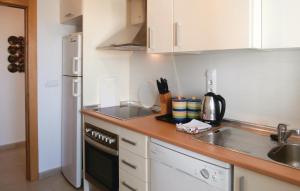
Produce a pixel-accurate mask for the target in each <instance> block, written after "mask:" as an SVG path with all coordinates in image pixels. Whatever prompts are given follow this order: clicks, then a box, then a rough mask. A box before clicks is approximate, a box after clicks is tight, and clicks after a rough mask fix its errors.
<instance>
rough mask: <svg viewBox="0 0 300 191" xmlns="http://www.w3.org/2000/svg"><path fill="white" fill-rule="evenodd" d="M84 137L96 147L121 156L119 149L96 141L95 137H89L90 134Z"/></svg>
mask: <svg viewBox="0 0 300 191" xmlns="http://www.w3.org/2000/svg"><path fill="white" fill-rule="evenodd" d="M84 139H85V141H86V142H88V143H89V144H91V145H93V146H94V147H96V148H97V149H99V150H101V151H103V152H105V153H107V154H110V155H114V156H119V152H118V151H117V150H114V149H111V148H109V147H107V146H104V145H102V144H100V143H97V142H96V141H94V140H93V139H91V138H89V137H88V136H86V135H85V136H84Z"/></svg>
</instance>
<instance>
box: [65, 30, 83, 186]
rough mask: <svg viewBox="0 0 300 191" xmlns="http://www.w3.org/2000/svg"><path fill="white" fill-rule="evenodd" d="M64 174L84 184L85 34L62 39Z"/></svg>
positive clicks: (74, 181)
mask: <svg viewBox="0 0 300 191" xmlns="http://www.w3.org/2000/svg"><path fill="white" fill-rule="evenodd" d="M62 71H63V73H62V153H61V156H62V159H61V162H62V173H63V175H64V177H65V178H66V179H67V180H68V181H69V182H70V183H71V184H72V185H73V186H74V187H76V188H79V187H81V183H82V134H81V129H82V128H81V127H82V121H81V113H80V109H81V108H82V88H81V85H82V34H81V33H74V34H70V35H68V36H66V37H64V38H63V68H62Z"/></svg>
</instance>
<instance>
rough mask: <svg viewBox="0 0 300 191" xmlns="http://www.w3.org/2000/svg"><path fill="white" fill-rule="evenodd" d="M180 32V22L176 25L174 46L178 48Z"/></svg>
mask: <svg viewBox="0 0 300 191" xmlns="http://www.w3.org/2000/svg"><path fill="white" fill-rule="evenodd" d="M179 30H180V24H179V23H178V22H176V23H174V46H175V47H178V46H180V45H179Z"/></svg>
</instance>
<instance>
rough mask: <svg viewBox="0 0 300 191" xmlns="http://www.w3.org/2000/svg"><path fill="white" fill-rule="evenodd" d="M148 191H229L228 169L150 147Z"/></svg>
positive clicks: (169, 150) (156, 147) (158, 147)
mask: <svg viewBox="0 0 300 191" xmlns="http://www.w3.org/2000/svg"><path fill="white" fill-rule="evenodd" d="M150 158H151V160H150V174H151V175H150V177H151V179H150V180H151V181H150V182H151V183H150V186H151V191H164V190H166V191H167V190H172V191H183V190H187V191H231V181H230V177H231V176H230V174H231V171H230V169H224V168H221V167H219V166H216V165H213V164H211V163H209V162H210V161H202V160H200V159H197V158H194V157H191V156H188V155H186V154H183V153H180V152H177V151H174V150H172V149H169V148H166V147H164V146H160V145H157V144H155V143H151V144H150Z"/></svg>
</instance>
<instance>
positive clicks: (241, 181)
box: [239, 176, 245, 191]
mask: <svg viewBox="0 0 300 191" xmlns="http://www.w3.org/2000/svg"><path fill="white" fill-rule="evenodd" d="M244 188H245V177H244V176H241V177H240V178H239V191H244Z"/></svg>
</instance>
